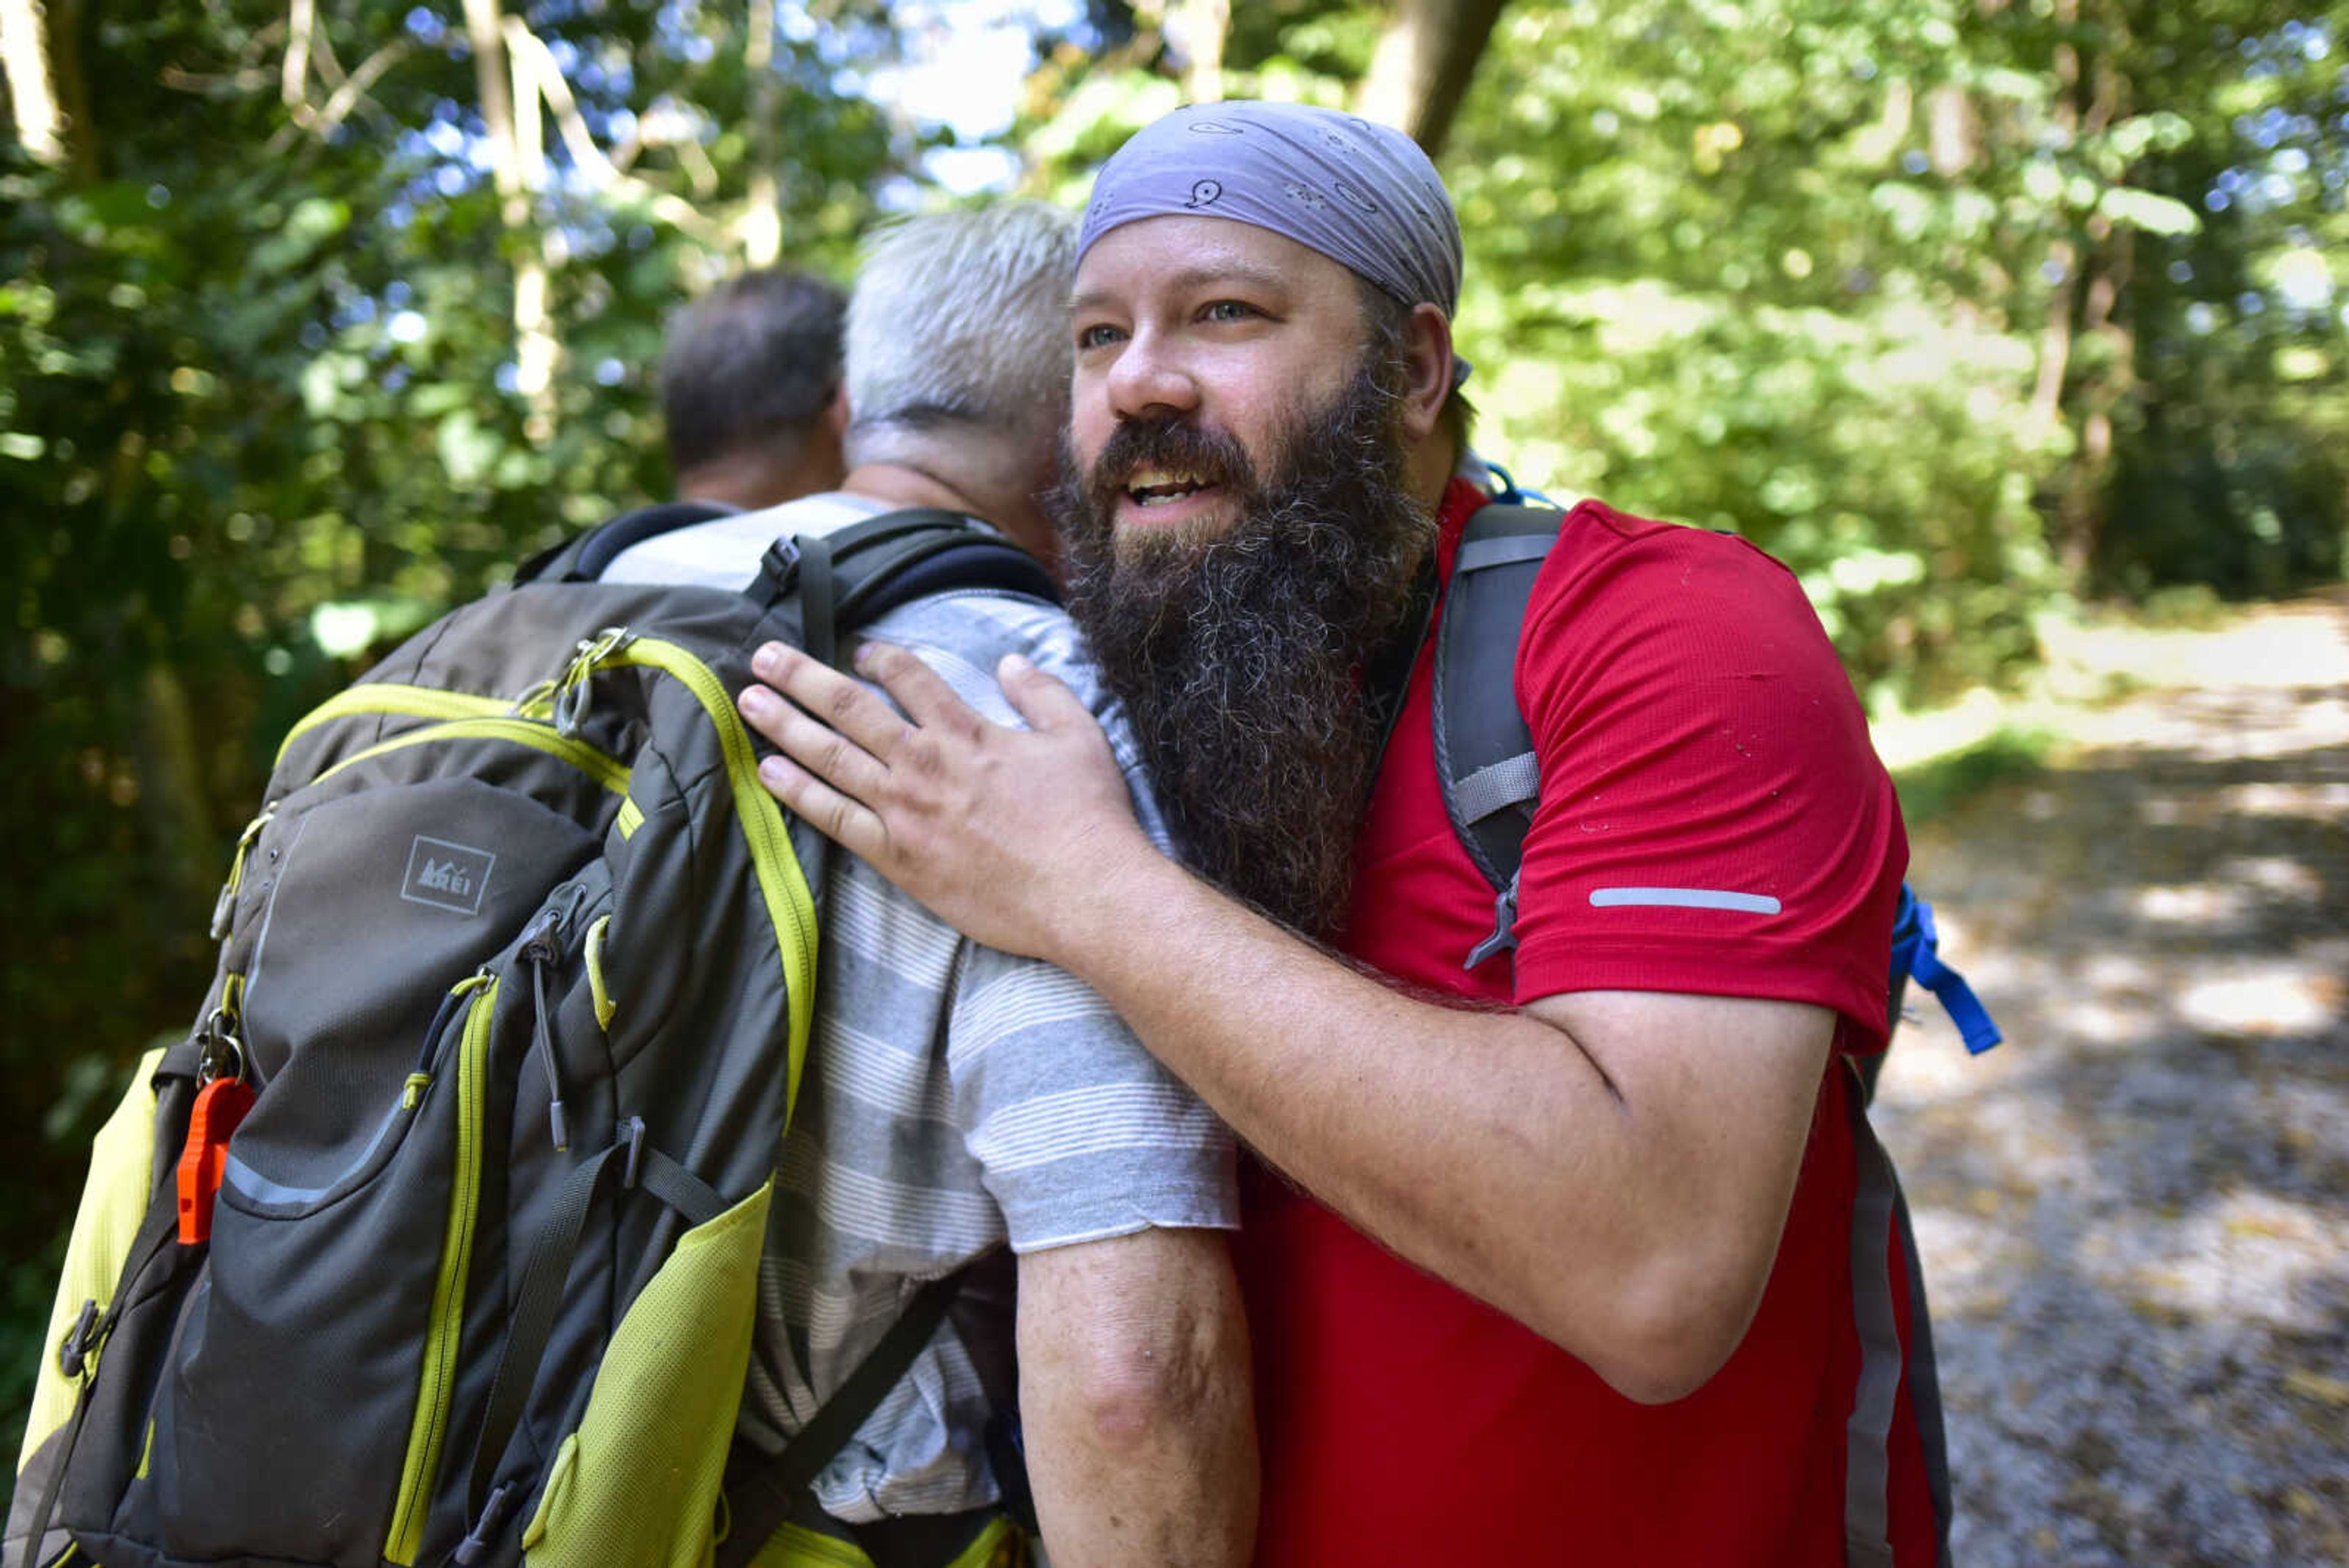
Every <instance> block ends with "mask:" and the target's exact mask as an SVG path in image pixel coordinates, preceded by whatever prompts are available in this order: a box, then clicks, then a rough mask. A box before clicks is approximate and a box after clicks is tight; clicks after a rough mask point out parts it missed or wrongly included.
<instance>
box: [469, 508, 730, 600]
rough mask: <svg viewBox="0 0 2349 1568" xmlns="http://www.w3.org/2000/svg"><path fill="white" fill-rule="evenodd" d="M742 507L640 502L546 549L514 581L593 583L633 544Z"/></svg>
mask: <svg viewBox="0 0 2349 1568" xmlns="http://www.w3.org/2000/svg"><path fill="white" fill-rule="evenodd" d="M736 510H737V509H736V508H734V507H731V506H724V505H720V504H718V503H717V502H714V501H667V502H663V503H662V504H659V505H657V506H639V507H638V508H636V510H635V511H634V512H623V513H622V514H620V515H618V516H617V517H614V518H611V519H610V520H608V521H606V522H604V523H600V524H596V525H595V527H593V528H590V529H588V530H587V532H585V534H581V535H576V536H575V537H573V538H569V539H565V540H564V542H563V543H562V544H560V545H554V547H552V548H550V549H545V550H541V551H540V552H539V553H538V554H537V555H535V556H532V557H531V558H530V559H529V560H527V561H524V562H523V564H522V565H521V566H516V567H515V568H514V575H513V580H514V583H515V585H516V586H517V587H519V586H520V585H522V584H523V583H535V582H550V583H592V582H594V581H595V579H597V578H598V577H600V576H603V575H604V568H605V567H606V566H610V565H611V564H612V560H613V557H615V556H617V555H619V553H620V552H621V551H623V550H625V549H626V548H627V547H628V546H629V545H640V544H642V543H643V542H644V541H646V540H647V539H652V538H657V537H658V536H659V535H663V534H667V533H670V532H672V531H674V530H676V529H678V528H684V527H688V526H690V525H692V524H696V523H709V522H714V521H715V520H717V519H718V518H720V517H729V516H731V515H733V514H734V512H735V511H736Z"/></svg>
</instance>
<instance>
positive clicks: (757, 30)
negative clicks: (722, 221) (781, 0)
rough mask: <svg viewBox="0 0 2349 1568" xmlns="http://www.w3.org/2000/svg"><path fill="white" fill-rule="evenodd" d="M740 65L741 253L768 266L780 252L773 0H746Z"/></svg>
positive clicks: (779, 157) (778, 118) (777, 86)
mask: <svg viewBox="0 0 2349 1568" xmlns="http://www.w3.org/2000/svg"><path fill="white" fill-rule="evenodd" d="M742 68H743V72H744V74H745V75H747V76H748V77H749V78H750V127H749V130H750V198H749V201H748V202H747V203H746V204H745V205H744V207H743V209H742V222H741V225H740V227H741V234H742V255H743V259H744V260H745V261H747V262H749V263H750V265H752V266H754V267H767V266H772V265H775V264H776V263H777V262H778V261H780V260H781V259H782V254H783V192H782V186H781V169H782V162H783V150H782V148H781V145H780V144H779V143H778V142H777V140H776V131H777V130H778V128H779V127H780V126H781V123H782V109H783V106H782V90H781V89H782V82H781V78H778V77H777V76H776V75H775V5H774V0H750V36H749V37H748V38H747V39H746V40H745V41H744V44H743V47H742Z"/></svg>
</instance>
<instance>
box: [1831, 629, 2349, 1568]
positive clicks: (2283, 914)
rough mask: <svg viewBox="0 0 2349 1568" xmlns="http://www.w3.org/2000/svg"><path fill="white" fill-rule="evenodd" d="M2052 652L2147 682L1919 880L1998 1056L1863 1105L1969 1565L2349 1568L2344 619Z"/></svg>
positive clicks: (1989, 811)
mask: <svg viewBox="0 0 2349 1568" xmlns="http://www.w3.org/2000/svg"><path fill="white" fill-rule="evenodd" d="M2055 651H2056V654H2057V657H2058V659H2059V660H2069V661H2070V662H2071V663H2072V664H2073V665H2074V666H2075V667H2076V668H2075V669H2074V670H2073V674H2075V676H2078V677H2082V678H2084V679H2085V680H2086V681H2087V682H2088V683H2090V684H2094V683H2095V681H2098V680H2104V681H2108V682H2109V681H2114V680H2123V679H2126V680H2129V681H2131V682H2140V683H2143V684H2142V689H2140V690H2138V691H2137V693H2136V694H2135V695H2133V696H2130V697H2127V699H2125V700H2123V701H2118V702H2115V703H2110V704H2107V705H2104V706H2100V707H2096V708H2094V709H2082V710H2080V711H2077V712H2075V713H2074V714H2072V715H2071V716H2070V717H2069V718H2068V719H2067V721H2066V722H2065V724H2064V730H2065V732H2066V733H2067V735H2068V736H2069V737H2070V739H2071V740H2072V741H2073V742H2075V743H2076V749H2073V750H2070V751H2068V752H2067V753H2065V754H2063V755H2061V756H2059V758H2058V760H2057V763H2056V764H2055V765H2054V766H2053V767H2051V768H2050V769H2049V770H2048V771H2046V772H2044V773H2041V774H2034V775H2033V776H2029V777H2025V778H2020V779H2012V780H2009V781H2006V782H2003V783H2001V784H1996V785H1993V786H1991V787H1989V788H1986V789H1984V790H1982V792H1980V793H1979V794H1975V795H1974V796H1973V797H1972V798H1971V799H1969V800H1967V801H1966V802H1964V803H1963V804H1962V805H1960V806H1958V807H1956V808H1954V809H1953V810H1951V812H1950V813H1948V814H1947V815H1944V816H1942V817H1941V818H1940V819H1939V820H1937V821H1935V822H1933V823H1931V824H1930V825H1929V826H1927V827H1926V828H1924V829H1923V830H1921V831H1920V833H1919V834H1918V836H1917V843H1916V846H1915V860H1914V866H1913V869H1912V873H1911V875H1912V879H1913V880H1914V881H1915V883H1916V885H1917V886H1918V887H1919V888H1920V889H1921V890H1923V891H1924V892H1925V894H1926V895H1927V896H1928V897H1929V898H1931V899H1932V900H1933V901H1934V904H1935V906H1936V907H1937V909H1939V910H1940V914H1941V929H1942V939H1943V940H1942V950H1943V952H1944V953H1945V954H1946V955H1947V956H1948V957H1950V958H1951V961H1954V962H1956V963H1957V964H1958V965H1959V966H1960V967H1961V969H1962V970H1963V971H1965V972H1966V974H1967V977H1968V978H1969V979H1970V980H1971V981H1973V983H1974V985H1975V988H1976V990H1977V991H1979V992H1981V994H1982V997H1983V999H1984V1001H1986V1002H1988V1003H1989V1004H1990V1006H1991V1008H1992V1012H1994V1013H1995V1014H1996V1015H1997V1017H1998V1019H1999V1022H2000V1023H2001V1024H2002V1026H2003V1028H2004V1029H2005V1032H2006V1035H2007V1041H2008V1044H2005V1045H2003V1046H2002V1047H2001V1048H1999V1049H1998V1050H1997V1051H1995V1052H1992V1054H1989V1055H1987V1056H1984V1057H1982V1058H1980V1059H1975V1060H1970V1059H1968V1058H1967V1057H1966V1055H1965V1054H1964V1052H1963V1050H1962V1049H1961V1047H1960V1046H1959V1044H1958V1043H1957V1038H1956V1034H1955V1032H1954V1031H1953V1030H1951V1028H1950V1026H1949V1024H1948V1023H1947V1022H1946V1020H1944V1019H1942V1018H1941V1017H1940V1014H1939V1012H1938V1011H1937V1010H1936V1011H1931V1012H1929V1014H1928V1021H1927V1022H1926V1023H1924V1024H1923V1025H1922V1026H1920V1027H1912V1028H1910V1029H1909V1030H1905V1031H1904V1033H1903V1037H1902V1039H1901V1042H1900V1044H1899V1048H1898V1049H1897V1050H1895V1051H1894V1052H1893V1054H1892V1056H1891V1059H1890V1061H1889V1064H1888V1065H1887V1068H1886V1071H1885V1074H1884V1079H1883V1084H1882V1087H1881V1089H1880V1091H1879V1098H1878V1106H1879V1110H1878V1130H1879V1132H1880V1133H1881V1135H1882V1137H1883V1138H1884V1141H1885V1143H1886V1145H1887V1147H1889V1148H1890V1149H1891V1151H1892V1154H1893V1158H1895V1159H1896V1160H1897V1161H1898V1162H1899V1166H1900V1168H1901V1171H1902V1173H1903V1176H1904V1179H1906V1181H1907V1183H1908V1187H1909V1195H1910V1199H1911V1201H1912V1204H1913V1206H1914V1208H1915V1211H1916V1220H1917V1231H1918V1237H1919V1245H1920V1250H1921V1251H1922V1253H1923V1255H1924V1258H1925V1262H1926V1270H1927V1278H1928V1280H1929V1282H1930V1289H1931V1293H1932V1299H1933V1306H1934V1314H1935V1321H1936V1328H1937V1334H1938V1339H1939V1346H1938V1348H1939V1351H1940V1361H1941V1369H1942V1382H1943V1388H1944V1394H1945V1397H1946V1399H1947V1403H1948V1407H1949V1425H1950V1447H1951V1473H1952V1477H1953V1480H1954V1485H1955V1490H1956V1492H1957V1514H1958V1527H1957V1531H1956V1536H1955V1542H1954V1545H1955V1547H1956V1551H1955V1553H1954V1555H1955V1558H1956V1561H1957V1562H1958V1563H1960V1564H1961V1568H2006V1565H2010V1564H2013V1565H2023V1564H2033V1565H2037V1564H2066V1565H2089V1564H2148V1563H2159V1564H2172V1563H2177V1564H2185V1563H2196V1564H2199V1563H2261V1564H2265V1563H2308V1564H2320V1563H2321V1564H2336V1565H2337V1564H2349V992H2345V990H2344V980H2349V919H2344V915H2349V596H2343V595H2335V596H2332V597H2326V598H2323V599H2321V600H2308V601H2302V602H2300V603H2297V604H2294V605H2291V606H2285V607H2276V608H2271V609H2265V610H2261V611H2258V612H2254V613H2252V614H2250V615H2248V616H2245V617H2243V618H2240V619H2239V620H2236V621H2234V622H2231V623H2230V625H2229V626H2228V627H2227V628H2225V629H2224V630H2221V631H2219V632H2203V633H2166V634H2153V633H2135V634H2104V635H2102V636H2100V637H2096V638H2092V639H2086V640H2085V641H2083V642H2081V643H2079V644H2077V645H2075V646H2070V647H2066V648H2060V649H2056V650H2055ZM2075 683H2076V682H2075ZM1926 1005H1927V1007H1928V1008H1929V1009H1930V999H1928V1001H1927V1002H1926Z"/></svg>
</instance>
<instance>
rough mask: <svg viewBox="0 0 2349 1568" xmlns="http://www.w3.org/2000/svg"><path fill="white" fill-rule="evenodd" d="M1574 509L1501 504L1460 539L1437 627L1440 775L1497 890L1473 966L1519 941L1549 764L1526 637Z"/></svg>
mask: <svg viewBox="0 0 2349 1568" xmlns="http://www.w3.org/2000/svg"><path fill="white" fill-rule="evenodd" d="M1565 519H1566V514H1565V513H1563V512H1560V511H1558V510H1557V509H1556V508H1553V507H1544V506H1519V505H1510V504H1502V503H1497V502H1496V503H1495V504H1491V505H1488V506H1483V507H1479V508H1478V509H1477V511H1476V512H1475V514H1474V515H1473V516H1471V517H1470V518H1469V519H1468V523H1467V526H1466V527H1465V528H1464V530H1463V531H1462V533H1461V536H1460V553H1459V555H1458V556H1457V557H1455V559H1454V563H1453V568H1452V580H1451V583H1450V584H1449V585H1448V586H1447V587H1445V589H1444V617H1443V619H1442V621H1441V623H1440V624H1439V625H1438V626H1437V628H1436V633H1435V671H1434V690H1433V724H1434V731H1435V774H1436V778H1437V780H1438V782H1439V783H1440V784H1441V785H1442V786H1443V791H1444V813H1445V815H1448V816H1450V817H1451V819H1452V830H1453V831H1454V833H1456V834H1457V835H1459V837H1460V843H1461V846H1462V847H1464V849H1466V850H1467V851H1468V857H1469V858H1470V859H1471V860H1473V861H1475V863H1476V869H1477V870H1479V871H1481V872H1483V873H1484V876H1485V881H1487V882H1489V883H1490V884H1492V887H1493V890H1494V892H1495V894H1496V895H1497V896H1498V901H1497V902H1496V904H1495V920H1494V931H1493V935H1492V936H1490V937H1488V938H1486V939H1485V940H1484V941H1483V942H1480V943H1478V944H1477V946H1476V948H1475V951H1474V952H1472V953H1471V954H1470V955H1469V958H1468V967H1469V968H1471V969H1474V968H1475V967H1476V966H1477V965H1478V964H1481V963H1483V962H1485V961H1486V960H1487V959H1490V958H1492V957H1493V956H1494V955H1495V954H1496V953H1499V952H1501V951H1504V950H1507V949H1509V948H1513V947H1515V946H1516V939H1515V938H1514V937H1513V936H1512V935H1511V934H1510V931H1509V927H1510V926H1511V925H1512V924H1513V923H1514V916H1515V913H1516V879H1517V865H1518V862H1519V861H1520V860H1522V859H1523V858H1524V855H1525V840H1526V828H1527V827H1529V826H1532V823H1533V810H1534V800H1535V797H1536V796H1537V794H1539V792H1540V788H1541V768H1540V765H1539V764H1538V763H1537V761H1536V759H1535V756H1534V742H1533V732H1532V731H1530V730H1528V729H1527V728H1526V720H1525V715H1524V714H1522V713H1520V712H1519V711H1517V694H1516V659H1517V638H1518V634H1519V633H1520V632H1521V631H1522V630H1523V628H1524V626H1525V619H1526V603H1527V601H1528V600H1530V599H1531V598H1532V597H1533V591H1534V579H1535V577H1536V576H1539V575H1540V572H1541V565H1542V562H1543V561H1544V560H1546V559H1547V558H1548V556H1549V550H1550V546H1551V545H1553V544H1555V543H1557V530H1558V524H1561V523H1562V522H1564V521H1565Z"/></svg>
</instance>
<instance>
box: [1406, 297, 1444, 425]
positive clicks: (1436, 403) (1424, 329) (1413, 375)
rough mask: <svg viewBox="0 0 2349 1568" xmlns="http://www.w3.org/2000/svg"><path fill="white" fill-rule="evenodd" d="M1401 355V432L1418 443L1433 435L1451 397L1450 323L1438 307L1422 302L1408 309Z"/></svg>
mask: <svg viewBox="0 0 2349 1568" xmlns="http://www.w3.org/2000/svg"><path fill="white" fill-rule="evenodd" d="M1402 354H1403V392H1402V405H1403V406H1402V426H1403V433H1404V434H1406V435H1407V436H1409V437H1410V438H1411V440H1412V441H1414V442H1417V441H1424V440H1426V439H1427V438H1428V437H1429V436H1431V435H1433V433H1434V432H1435V427H1436V421H1437V419H1438V417H1439V416H1440V415H1441V414H1442V413H1443V412H1444V400H1445V399H1447V398H1449V397H1450V396H1451V395H1452V365H1453V359H1452V323H1451V321H1450V320H1449V319H1447V318H1446V317H1445V316H1444V312H1443V310H1442V309H1441V308H1440V307H1438V306H1433V305H1431V304H1428V303H1427V302H1426V301H1424V300H1423V301H1421V302H1420V303H1419V304H1417V305H1414V306H1412V307H1411V320H1410V323H1409V324H1408V325H1407V326H1406V327H1404V328H1403V339H1402Z"/></svg>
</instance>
